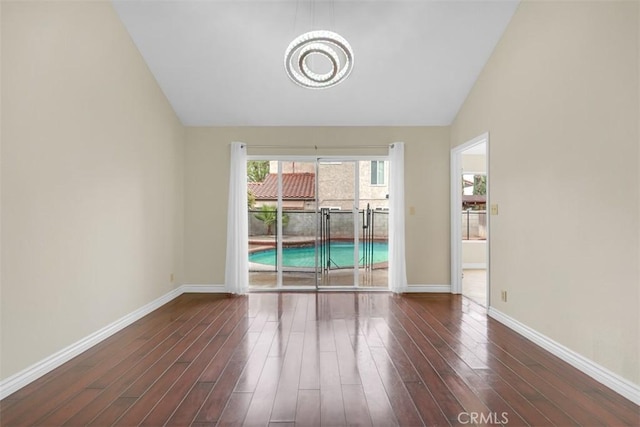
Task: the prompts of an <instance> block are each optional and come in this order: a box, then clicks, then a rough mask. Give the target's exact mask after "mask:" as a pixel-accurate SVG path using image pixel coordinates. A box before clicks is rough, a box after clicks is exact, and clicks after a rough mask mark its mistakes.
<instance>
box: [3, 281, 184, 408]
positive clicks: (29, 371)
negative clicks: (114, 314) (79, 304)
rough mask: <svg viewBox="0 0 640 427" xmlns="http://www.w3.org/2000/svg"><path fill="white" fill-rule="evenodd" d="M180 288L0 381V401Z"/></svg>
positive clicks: (155, 305) (173, 296)
mask: <svg viewBox="0 0 640 427" xmlns="http://www.w3.org/2000/svg"><path fill="white" fill-rule="evenodd" d="M181 288H182V287H180V288H176V289H174V290H172V291H170V292H168V293H167V294H165V295H163V296H161V297H160V298H157V299H155V300H154V301H151V302H150V303H148V304H146V305H144V306H142V307H140V308H139V309H137V310H135V311H133V312H131V313H129V314H127V315H126V316H124V317H121V318H120V319H118V320H116V321H115V322H113V323H110V324H109V325H107V326H105V327H104V328H102V329H99V330H98V331H96V332H94V333H92V334H90V335H87V336H86V337H84V338H82V339H81V340H79V341H77V342H75V343H73V344H71V345H70V346H68V347H65V348H63V349H62V350H60V351H58V352H56V353H54V354H52V355H51V356H49V357H46V358H44V359H42V360H41V361H39V362H36V363H34V364H33V365H31V366H29V367H28V368H26V369H23V370H22V371H20V372H18V373H16V374H14V375H12V376H10V377H8V378H6V379H4V380H2V381H0V399H4V398H5V397H7V396H9V395H10V394H12V393H14V392H16V391H18V390H19V389H21V388H22V387H24V386H26V385H27V384H29V383H31V382H33V381H35V380H37V379H38V378H40V377H41V376H43V375H45V374H47V373H49V372H51V371H52V370H54V369H55V368H57V367H59V366H60V365H62V364H63V363H65V362H68V361H69V360H71V359H73V358H74V357H76V356H77V355H79V354H80V353H82V352H83V351H86V350H88V349H89V348H91V347H93V346H94V345H96V344H98V343H100V342H101V341H104V340H105V339H107V338H109V337H110V336H112V335H113V334H115V333H116V332H118V331H120V330H122V329H124V328H126V327H127V326H129V325H131V324H132V323H133V322H135V321H136V320H138V319H141V318H142V317H144V316H146V315H147V314H149V313H151V312H152V311H154V310H156V309H158V308H160V307H162V306H163V305H165V304H166V303H168V302H169V301H171V300H173V299H174V298H176V297H178V296H180V295H181V294H182V293H183V291H182V289H181Z"/></svg>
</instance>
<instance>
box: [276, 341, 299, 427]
mask: <svg viewBox="0 0 640 427" xmlns="http://www.w3.org/2000/svg"><path fill="white" fill-rule="evenodd" d="M303 346H304V333H299V332H297V333H291V334H290V337H289V340H288V345H287V351H286V353H285V355H284V360H283V364H282V371H281V374H280V378H279V381H278V387H277V390H276V395H275V400H274V403H273V410H272V411H271V422H275V423H283V422H294V421H295V420H296V408H297V400H298V388H299V384H300V370H301V369H302V350H303Z"/></svg>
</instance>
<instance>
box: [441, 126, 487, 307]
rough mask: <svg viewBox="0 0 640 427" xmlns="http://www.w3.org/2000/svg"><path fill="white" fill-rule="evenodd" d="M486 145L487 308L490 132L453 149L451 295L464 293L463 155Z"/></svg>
mask: <svg viewBox="0 0 640 427" xmlns="http://www.w3.org/2000/svg"><path fill="white" fill-rule="evenodd" d="M482 143H485V144H486V150H485V151H486V153H485V154H486V156H485V171H486V177H487V178H486V182H487V184H486V185H487V202H486V204H487V214H486V215H487V240H486V241H487V273H486V274H487V280H486V282H487V283H486V288H487V289H486V307H487V308H489V307H490V306H491V291H490V283H491V281H490V274H491V268H490V267H491V245H490V240H489V239H490V233H491V230H490V229H491V225H490V224H491V214H490V206H491V205H490V176H489V164H490V163H489V153H490V149H489V132H485V133H483V134H482V135H479V136H477V137H475V138H473V139H471V140H469V141H467V142H465V143H463V144H461V145H458V146H456V147H453V148H452V149H451V167H450V171H451V189H450V190H451V293H452V294H461V293H462V270H463V269H462V224H461V221H460V218H461V216H462V192H461V191H460V189H461V188H462V172H463V169H462V153H463V152H464V151H466V150H468V149H469V148H471V147H474V146H476V145H479V144H482Z"/></svg>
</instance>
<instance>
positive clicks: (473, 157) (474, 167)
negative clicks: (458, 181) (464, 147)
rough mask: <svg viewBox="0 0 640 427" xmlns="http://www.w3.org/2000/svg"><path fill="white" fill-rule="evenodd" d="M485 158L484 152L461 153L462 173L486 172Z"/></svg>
mask: <svg viewBox="0 0 640 427" xmlns="http://www.w3.org/2000/svg"><path fill="white" fill-rule="evenodd" d="M486 169H487V159H486V156H485V155H484V154H464V153H462V171H463V172H464V173H475V174H478V173H487V171H486Z"/></svg>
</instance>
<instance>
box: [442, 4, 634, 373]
mask: <svg viewBox="0 0 640 427" xmlns="http://www.w3.org/2000/svg"><path fill="white" fill-rule="evenodd" d="M637 8H638V4H637V2H624V3H623V2H567V3H565V2H528V1H526V2H523V3H521V4H520V6H519V9H518V10H517V12H516V13H515V15H514V17H513V19H512V21H511V24H510V25H509V27H508V28H507V30H506V32H505V34H504V36H503V38H502V39H501V41H500V42H499V44H498V45H497V47H496V49H495V51H494V53H493V55H492V57H491V58H490V59H489V61H488V63H487V64H486V66H485V69H484V70H483V72H482V73H481V75H480V77H479V79H478V81H477V82H476V84H475V86H474V87H473V89H472V91H471V92H470V95H469V96H468V98H467V100H466V101H465V103H464V105H463V107H462V109H461V111H460V112H459V114H458V116H457V118H456V119H455V122H454V124H453V126H452V129H451V132H452V144H453V145H454V146H455V145H458V144H461V143H464V142H465V141H467V140H470V139H472V138H474V137H476V136H478V135H480V134H482V133H483V132H486V131H488V132H489V134H490V151H491V154H490V165H489V173H490V176H491V189H490V190H491V201H492V203H497V204H499V215H498V216H492V217H491V292H492V301H494V303H493V304H494V307H495V308H496V309H498V310H500V311H501V312H503V313H505V314H507V315H509V316H511V317H513V318H515V319H516V320H518V321H520V322H522V323H524V324H525V325H527V326H529V327H531V328H533V329H535V330H537V331H539V332H540V333H542V334H544V335H547V336H548V337H550V338H552V339H554V340H555V341H557V342H559V343H561V344H563V345H564V346H566V347H568V348H570V349H572V350H574V351H576V352H578V353H580V354H581V355H583V356H585V357H587V358H588V359H591V360H593V361H595V362H596V363H598V364H600V365H602V366H604V367H606V368H608V369H610V370H612V371H613V372H615V373H617V374H619V375H621V376H622V377H624V378H626V379H628V380H630V381H631V382H634V383H635V384H640V365H639V364H638V360H640V354H639V347H640V342H639V336H640V331H639V324H640V319H639V317H638V316H639V314H638V313H639V312H640V304H639V302H640V296H639V288H640V286H639V283H640V274H639V271H638V270H639V264H638V257H639V237H638V236H639V234H638V233H639V230H638V229H639V222H640V212H639V185H640V183H639V181H638V173H639V162H638V158H639V157H638V145H639V144H638V141H639V134H638V114H639V111H638V93H639V92H638V76H639V68H638V48H639V41H638V40H639V38H638V21H639V19H638V17H639V14H638V11H637ZM578 212H579V215H576V213H578ZM501 290H506V291H508V295H509V296H508V302H507V303H504V302H501V301H500V298H499V295H500V291H501Z"/></svg>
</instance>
